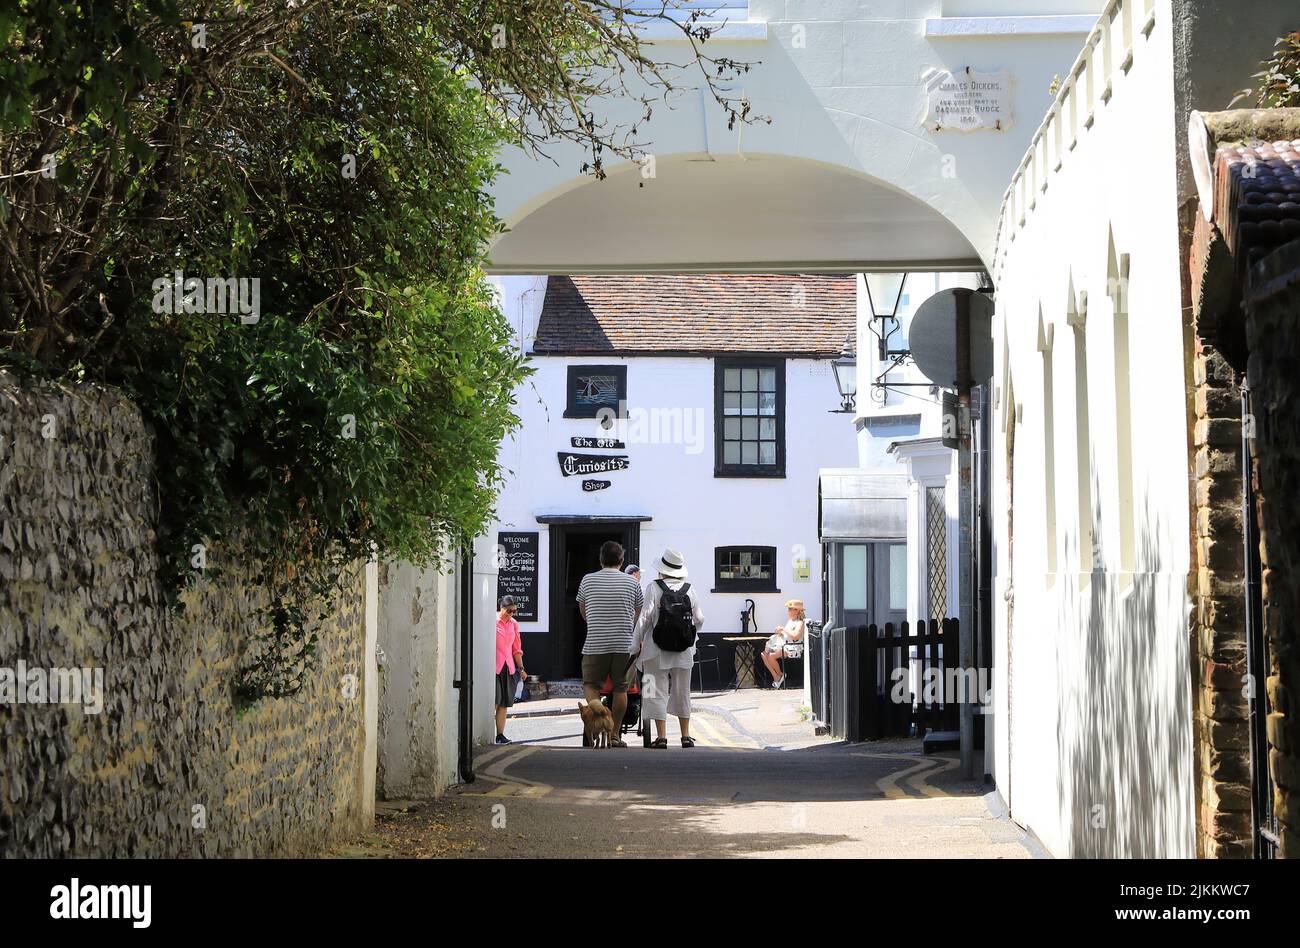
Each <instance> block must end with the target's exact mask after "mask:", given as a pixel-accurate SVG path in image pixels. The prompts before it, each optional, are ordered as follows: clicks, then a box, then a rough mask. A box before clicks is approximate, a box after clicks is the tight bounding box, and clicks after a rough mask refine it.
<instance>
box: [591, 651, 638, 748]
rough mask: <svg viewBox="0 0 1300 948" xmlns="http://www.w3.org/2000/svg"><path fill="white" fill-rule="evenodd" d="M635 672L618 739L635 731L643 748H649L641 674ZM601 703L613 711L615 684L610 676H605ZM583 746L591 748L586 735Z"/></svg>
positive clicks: (601, 690) (628, 691) (629, 685)
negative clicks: (643, 715) (643, 708)
mask: <svg viewBox="0 0 1300 948" xmlns="http://www.w3.org/2000/svg"><path fill="white" fill-rule="evenodd" d="M633 672H634V677H633V679H632V680H631V681H630V682H628V686H627V711H626V712H625V713H624V714H623V725H622V727H620V728H619V732H618V737H619V740H622V739H623V735H624V734H626V733H627V732H628V731H632V730H635V731H636V735H637V737H639V738H641V744H642V746H644V747H649V746H650V728H648V727H647V726H646V722H645V721H642V720H641V672H640V671H638V670H636V667H635V666H633ZM600 703H601V704H603V705H604V706H605V707H607V708H609V709H611V710H613V705H614V683H613V681H612V680H611V679H610V677H609V676H608V675H606V676H605V683H604V684H603V685H601V686H600ZM582 746H583V747H589V746H590V745H589V743H588V741H587V736H586V734H584V735H583V736H582Z"/></svg>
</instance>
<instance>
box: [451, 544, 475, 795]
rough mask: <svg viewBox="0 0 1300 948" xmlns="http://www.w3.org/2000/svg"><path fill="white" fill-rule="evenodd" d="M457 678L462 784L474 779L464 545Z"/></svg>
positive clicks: (469, 580) (469, 584)
mask: <svg viewBox="0 0 1300 948" xmlns="http://www.w3.org/2000/svg"><path fill="white" fill-rule="evenodd" d="M459 612H460V678H458V679H456V680H455V681H453V682H452V685H453V686H455V688H456V689H457V690H458V691H459V692H460V706H459V708H458V709H457V714H458V717H457V724H458V729H459V731H460V741H459V744H460V753H459V760H458V764H457V766H458V768H459V770H460V779H461V782H462V783H473V782H474V716H473V713H474V705H473V701H474V687H473V683H474V552H473V547H467V548H466V549H465V551H464V552H463V553H462V554H461V557H460V610H459Z"/></svg>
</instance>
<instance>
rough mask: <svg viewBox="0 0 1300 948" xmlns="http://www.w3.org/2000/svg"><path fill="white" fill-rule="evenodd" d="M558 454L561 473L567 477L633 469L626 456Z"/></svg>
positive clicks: (562, 452) (561, 452)
mask: <svg viewBox="0 0 1300 948" xmlns="http://www.w3.org/2000/svg"><path fill="white" fill-rule="evenodd" d="M556 453H557V455H558V457H559V459H560V473H561V474H563V475H564V476H565V477H573V476H574V475H577V474H605V473H607V472H609V471H626V470H627V469H628V468H629V467H631V462H630V461H629V460H628V457H627V455H626V454H571V453H569V452H568V451H558V452H556Z"/></svg>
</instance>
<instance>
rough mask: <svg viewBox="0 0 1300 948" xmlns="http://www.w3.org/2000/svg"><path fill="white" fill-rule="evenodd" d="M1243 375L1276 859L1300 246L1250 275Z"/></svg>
mask: <svg viewBox="0 0 1300 948" xmlns="http://www.w3.org/2000/svg"><path fill="white" fill-rule="evenodd" d="M1246 335H1247V341H1248V344H1249V347H1250V356H1249V363H1248V367H1247V373H1248V377H1249V379H1250V384H1251V389H1252V403H1253V414H1254V416H1255V456H1256V461H1255V476H1256V478H1257V484H1258V490H1259V509H1258V516H1259V524H1260V561H1261V572H1262V577H1261V580H1262V581H1261V597H1262V600H1263V613H1264V614H1263V618H1264V629H1265V634H1266V636H1267V638H1268V643H1269V649H1270V652H1271V655H1270V668H1269V677H1268V681H1267V684H1266V688H1267V694H1268V698H1269V704H1270V713H1269V716H1268V722H1267V728H1268V743H1269V761H1268V763H1269V770H1270V773H1271V774H1272V777H1273V782H1274V798H1273V802H1274V811H1275V813H1276V815H1277V818H1278V823H1279V830H1280V836H1281V847H1280V851H1279V854H1280V855H1282V856H1285V857H1289V858H1293V859H1296V858H1300V706H1297V703H1296V702H1297V700H1300V241H1293V242H1292V243H1290V244H1287V245H1286V246H1285V247H1283V248H1282V249H1280V250H1276V251H1274V252H1273V253H1272V254H1270V255H1269V256H1268V257H1265V258H1264V259H1263V260H1262V261H1261V262H1260V263H1258V264H1256V265H1255V266H1254V267H1253V268H1252V269H1251V274H1250V286H1249V289H1248V291H1247V293H1246Z"/></svg>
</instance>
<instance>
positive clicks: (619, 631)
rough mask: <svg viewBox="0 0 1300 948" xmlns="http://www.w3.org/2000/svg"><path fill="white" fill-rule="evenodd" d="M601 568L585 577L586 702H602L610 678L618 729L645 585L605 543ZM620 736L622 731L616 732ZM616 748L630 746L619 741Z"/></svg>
mask: <svg viewBox="0 0 1300 948" xmlns="http://www.w3.org/2000/svg"><path fill="white" fill-rule="evenodd" d="M600 566H601V568H600V569H598V570H597V571H596V572H594V573H588V574H587V575H586V576H584V577H582V582H581V583H580V584H579V586H578V609H579V610H580V611H581V612H582V618H583V619H585V620H586V621H587V641H586V642H584V643H583V646H582V686H583V690H584V691H586V692H587V703H588V704H591V703H593V702H596V701H599V700H600V688H601V686H602V685H603V684H604V683H605V678H606V677H608V678H609V679H610V681H612V682H613V684H614V702H613V705H614V706H613V707H612V708H610V711H611V713H612V714H613V715H614V726H615V727H616V728H621V727H622V725H623V715H624V714H625V713H626V712H627V686H628V674H627V673H628V666H629V665H630V664H631V662H632V630H633V628H634V627H635V625H636V619H637V616H638V615H640V614H641V605H642V594H641V584H640V583H638V582H637V581H636V580H635V579H633V578H632V577H631V576H629V575H627V573H625V572H623V547H622V545H621V544H619V543H616V542H614V541H613V540H606V541H605V542H604V543H603V544H601V547H600ZM615 733H616V734H619V733H621V731H616V732H615ZM611 746H612V747H626V746H627V745H626V744H625V743H623V741H622V740H619V739H617V738H616V739H615V740H614V741H613V742H612V744H611Z"/></svg>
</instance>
